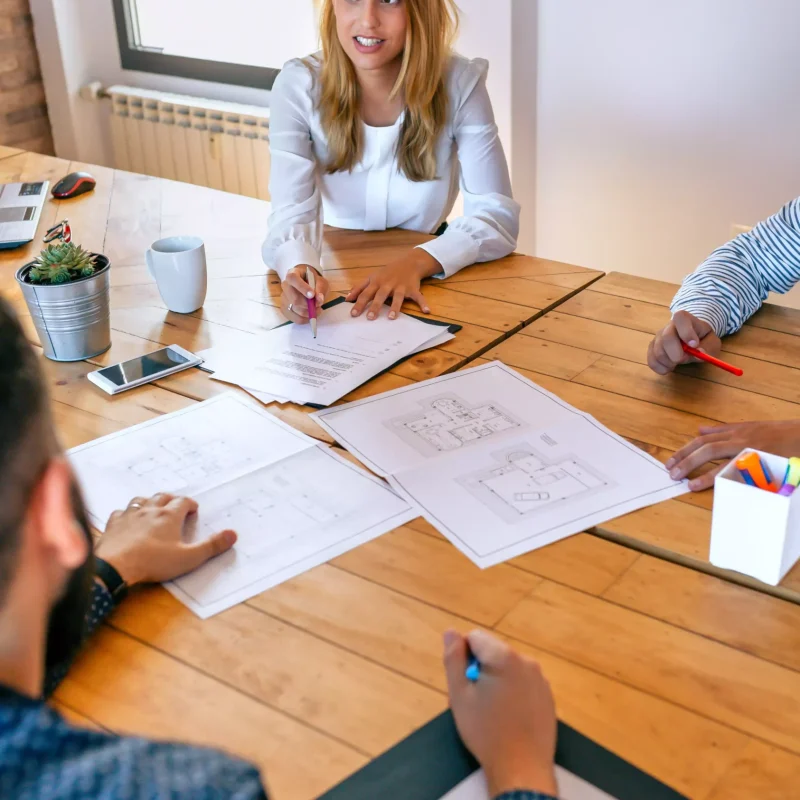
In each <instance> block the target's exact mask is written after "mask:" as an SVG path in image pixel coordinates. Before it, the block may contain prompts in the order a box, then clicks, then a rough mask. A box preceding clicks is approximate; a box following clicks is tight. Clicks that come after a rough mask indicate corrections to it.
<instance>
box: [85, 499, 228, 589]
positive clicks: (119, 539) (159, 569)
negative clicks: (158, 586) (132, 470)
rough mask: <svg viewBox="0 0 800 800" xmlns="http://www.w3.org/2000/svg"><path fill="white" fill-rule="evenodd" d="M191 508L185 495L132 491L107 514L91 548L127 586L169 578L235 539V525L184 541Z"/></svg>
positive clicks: (194, 506) (194, 508) (193, 504)
mask: <svg viewBox="0 0 800 800" xmlns="http://www.w3.org/2000/svg"><path fill="white" fill-rule="evenodd" d="M195 513H197V503H196V502H195V501H194V500H191V499H190V498H188V497H174V496H173V495H171V494H157V495H155V496H154V497H150V498H147V499H145V498H143V497H134V499H133V500H131V502H130V503H129V504H128V507H127V508H126V509H125V510H124V511H115V512H114V513H113V514H112V515H111V516H110V517H109V519H108V524H107V525H106V532H105V533H104V534H103V537H102V539H100V542H99V543H98V545H97V547H96V548H95V552H96V553H97V556H98V558H102V559H103V560H104V561H107V562H108V563H109V564H111V566H112V567H114V569H116V570H117V572H119V574H120V576H121V577H122V579H123V580H124V581H125V583H127V584H128V586H135V585H136V584H137V583H161V582H163V581H171V580H173V579H174V578H178V577H180V576H181V575H184V574H185V573H187V572H191V571H192V570H194V569H197V568H198V567H200V566H202V565H203V564H205V563H206V561H208V560H210V559H211V558H214V556H218V555H220V554H221V553H224V552H225V551H226V550H230V549H231V547H233V545H234V544H235V542H236V534H235V533H234V532H233V531H221V532H220V533H217V534H215V535H214V536H212V537H210V538H209V539H205V540H204V541H201V542H197V543H196V544H187V543H186V542H185V541H184V540H183V535H182V534H183V526H184V523H185V522H186V519H187V517H189V516H191V515H192V514H195Z"/></svg>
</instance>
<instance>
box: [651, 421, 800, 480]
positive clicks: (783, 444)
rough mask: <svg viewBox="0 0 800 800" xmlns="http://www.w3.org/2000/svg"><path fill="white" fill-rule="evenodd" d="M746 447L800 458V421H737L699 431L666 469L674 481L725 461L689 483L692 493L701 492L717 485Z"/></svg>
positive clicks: (676, 454)
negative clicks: (716, 462)
mask: <svg viewBox="0 0 800 800" xmlns="http://www.w3.org/2000/svg"><path fill="white" fill-rule="evenodd" d="M745 448H752V449H753V450H762V451H763V452H765V453H773V454H774V455H776V456H784V457H785V458H792V457H793V456H797V455H800V420H795V419H792V420H785V421H782V422H738V423H735V424H733V425H720V426H719V427H704V428H700V435H699V436H698V437H697V438H696V439H694V440H692V441H691V442H689V444H687V445H686V447H684V448H682V449H681V450H678V452H677V453H675V455H674V456H672V458H671V459H670V460H669V461H667V463H666V464H665V466H666V468H667V469H668V470H669V474H670V477H671V478H673V479H675V480H681V479H683V478H685V477H686V476H687V475H689V473H691V472H694V470H696V469H697V468H698V467H702V466H703V465H704V464H708V463H709V462H710V461H720V460H724V461H725V463H723V464H721V465H718V466H715V467H714V468H713V469H711V470H709V471H708V472H705V473H703V474H702V475H700V476H699V477H697V478H695V479H694V480H691V481H689V488H690V489H691V490H692V491H693V492H702V491H703V490H704V489H710V488H711V487H712V486H713V485H714V478H715V477H716V476H717V473H719V472H721V471H722V470H723V469H725V467H726V466H727V465H728V461H729V460H730V459H731V458H733V457H734V456H738V455H739V453H741V452H742V450H744V449H745ZM778 477H780V478H782V477H783V476H782V475H780V476H778Z"/></svg>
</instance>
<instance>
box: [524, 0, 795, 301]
mask: <svg viewBox="0 0 800 800" xmlns="http://www.w3.org/2000/svg"><path fill="white" fill-rule="evenodd" d="M538 5H539V20H538V24H539V33H538V41H539V57H538V121H537V138H538V149H537V205H536V209H537V211H536V242H537V247H536V251H537V255H540V256H543V257H547V258H554V259H559V260H563V261H570V262H574V263H577V264H583V265H586V266H591V267H594V268H597V269H602V270H607V271H610V270H621V271H623V272H631V273H636V274H641V275H646V276H649V277H654V278H660V279H663V280H671V281H677V280H679V279H680V278H681V277H682V276H683V275H684V274H686V273H687V272H689V271H691V270H692V269H693V268H694V267H695V266H696V265H697V264H698V263H699V262H700V261H701V260H702V259H703V258H704V256H705V255H707V254H708V253H709V252H710V251H711V250H712V249H713V248H714V247H716V246H718V245H719V244H722V243H723V242H725V241H727V240H728V239H730V238H731V236H732V232H731V225H732V224H734V223H741V224H748V225H752V224H754V223H756V222H757V221H758V220H760V219H763V218H764V217H766V216H768V215H769V214H771V213H773V212H774V211H776V210H777V209H778V208H779V207H780V206H781V205H782V204H783V203H784V202H786V201H788V200H790V199H791V198H793V197H795V196H797V195H800V102H798V99H799V98H800V39H798V31H800V3H798V2H797V0H702V2H701V1H700V0H670V2H664V1H663V0H603V2H590V1H589V0H539V2H538ZM515 166H517V165H515ZM795 302H797V300H795Z"/></svg>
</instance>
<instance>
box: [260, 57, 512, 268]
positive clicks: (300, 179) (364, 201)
mask: <svg viewBox="0 0 800 800" xmlns="http://www.w3.org/2000/svg"><path fill="white" fill-rule="evenodd" d="M306 62H307V63H309V64H310V65H311V69H309V68H308V67H307V66H306V65H305V63H304V62H303V61H302V60H300V59H294V60H292V61H289V62H288V63H287V64H286V65H285V66H284V68H283V70H282V71H281V72H280V74H279V75H278V77H277V78H276V80H275V84H274V86H273V87H272V98H271V104H270V151H271V155H272V164H271V168H270V169H271V174H270V182H269V186H270V194H271V195H272V198H271V202H272V214H271V215H270V220H269V233H268V235H267V239H266V241H265V242H264V246H263V249H262V253H263V257H264V263H265V264H266V265H267V266H268V267H270V268H272V269H274V270H275V271H276V272H277V273H278V275H279V276H280V278H281V280H283V279H284V278H285V277H286V273H287V272H288V271H289V270H290V269H292V268H293V267H296V266H297V265H299V264H308V265H309V266H312V267H316V268H318V269H320V268H321V264H320V251H321V248H322V225H323V223H324V224H326V225H332V226H334V227H337V228H348V229H352V230H363V231H382V230H386V229H387V228H405V229H407V230H414V231H419V232H421V233H435V232H436V231H437V230H438V229H439V227H440V226H441V224H442V223H443V222H444V221H445V220H446V219H447V216H448V214H449V213H450V212H451V211H452V209H453V204H454V202H455V200H456V197H457V196H458V190H459V186H460V189H461V192H462V194H463V197H464V216H462V217H459V218H458V219H455V220H453V221H452V222H451V223H450V224H449V226H448V228H447V230H446V232H445V233H444V234H443V235H441V236H439V237H437V238H436V239H433V240H432V241H431V242H429V243H428V244H424V245H421V247H422V248H423V249H424V250H427V252H428V253H430V254H431V255H432V256H433V257H434V258H435V259H436V260H437V261H438V262H439V263H440V264H441V265H442V269H443V271H442V273H440V274H439V275H438V276H437V277H441V278H444V277H447V276H448V275H452V274H454V273H455V272H458V270H460V269H462V268H463V267H466V266H468V265H470V264H474V263H476V262H479V261H492V260H494V259H496V258H502V257H503V256H507V255H508V254H509V253H511V252H513V250H514V248H515V247H516V244H517V236H518V234H519V212H520V206H519V204H518V203H517V202H515V201H514V199H513V198H512V196H511V180H510V178H509V175H508V165H507V163H506V158H505V155H504V153H503V146H502V144H501V143H500V139H499V137H498V135H497V125H496V124H495V121H494V113H493V111H492V104H491V101H490V100H489V93H488V92H487V90H486V73H487V71H488V69H489V64H488V62H486V61H484V60H483V59H475V60H473V61H470V60H469V59H466V58H463V57H462V56H458V55H454V56H453V57H452V58H451V61H450V65H449V68H448V71H447V78H446V80H447V88H448V92H449V96H450V103H449V113H448V120H447V124H446V128H445V130H444V132H443V134H442V136H441V137H440V140H439V142H438V145H437V147H436V163H437V175H438V177H437V179H436V180H432V181H423V182H417V183H415V182H413V181H409V180H408V179H407V178H406V177H405V176H404V175H403V174H402V173H401V172H400V171H399V169H398V165H397V157H396V149H397V144H398V137H399V133H400V128H401V125H402V121H403V116H404V115H403V114H401V115H400V117H399V118H398V120H397V121H396V122H395V124H394V125H392V126H389V127H384V128H374V127H371V126H369V125H366V124H364V153H363V158H362V159H361V162H360V163H359V164H358V165H357V166H355V167H354V168H353V170H352V172H337V173H334V174H331V175H328V174H326V173H325V168H324V165H325V164H327V162H328V152H327V142H326V137H325V133H324V131H323V130H322V126H321V124H320V118H319V112H318V95H319V81H318V80H316V77H317V76H318V75H319V69H320V66H321V62H320V56H319V55H315V56H311V57H310V58H309V59H307V60H306ZM312 70H313V74H312ZM362 124H363V123H362ZM459 179H460V180H459Z"/></svg>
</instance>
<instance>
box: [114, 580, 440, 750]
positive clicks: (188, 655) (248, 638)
mask: <svg viewBox="0 0 800 800" xmlns="http://www.w3.org/2000/svg"><path fill="white" fill-rule="evenodd" d="M112 624H113V626H114V627H115V628H117V629H119V630H121V631H123V632H125V633H127V634H129V635H130V636H132V637H134V638H136V639H137V640H139V641H141V642H144V643H146V644H148V645H150V646H152V647H154V648H155V649H157V650H159V651H161V652H164V653H167V654H168V655H170V656H172V657H173V658H175V659H178V660H180V661H181V662H183V663H185V664H187V665H189V666H191V667H193V668H195V669H197V670H199V671H201V672H202V673H204V674H205V675H210V676H212V677H214V678H216V679H217V680H219V681H221V682H222V683H225V684H226V685H228V686H232V687H233V688H235V689H237V690H239V691H240V692H242V693H244V694H246V695H248V696H249V697H253V698H255V699H257V700H259V701H261V702H262V703H264V704H265V705H268V706H270V707H272V708H274V709H276V710H278V711H282V712H284V713H285V714H287V715H289V716H291V717H293V718H295V719H297V720H298V721H301V722H303V723H304V724H306V725H310V726H311V727H313V728H314V729H316V730H319V731H322V732H324V733H327V734H329V735H331V736H332V737H334V738H336V739H339V740H341V741H344V742H347V743H348V744H350V745H352V746H353V747H355V748H356V749H358V750H359V751H361V752H366V753H369V754H370V755H373V756H376V755H378V754H379V753H381V752H383V751H384V750H386V749H387V748H389V747H391V746H392V745H393V744H395V743H396V742H397V741H399V740H400V739H402V738H403V737H405V736H406V735H407V734H408V732H409V731H411V730H414V729H415V728H418V727H420V726H421V725H423V724H425V722H427V721H428V720H429V719H431V718H432V717H434V716H436V715H437V714H439V713H441V712H442V711H443V710H444V709H445V708H446V700H445V698H444V697H443V696H442V695H441V694H440V693H438V692H434V691H432V690H430V689H427V688H425V687H423V686H420V685H419V683H417V682H415V681H410V680H408V679H407V678H404V677H402V676H401V675H399V674H397V672H396V671H393V670H388V669H386V668H385V667H380V666H377V665H375V664H373V663H371V662H369V661H366V660H365V659H363V658H361V657H359V656H358V655H355V654H352V653H348V652H346V651H344V650H342V649H341V648H337V647H335V646H334V645H331V644H329V643H328V642H325V641H323V640H321V639H320V638H318V637H316V636H312V635H309V634H308V633H306V632H304V631H301V630H298V629H297V628H296V627H292V626H289V625H286V624H283V623H281V622H279V621H278V620H275V619H273V618H271V617H265V616H264V615H263V614H261V613H259V612H258V611H257V610H255V609H254V608H250V607H248V606H246V605H239V606H235V607H234V608H231V609H229V610H228V611H225V612H223V613H222V614H218V615H217V616H215V617H212V618H211V619H206V620H202V619H200V618H198V617H197V616H195V615H194V614H193V613H192V612H191V611H190V610H189V609H188V608H186V606H184V605H183V604H182V603H180V602H179V601H178V600H176V599H175V598H174V597H172V595H170V594H169V593H167V592H166V591H165V590H164V589H161V588H153V589H149V590H147V591H145V592H144V593H143V594H142V595H141V596H140V597H137V599H136V602H135V603H130V604H127V605H126V606H124V607H123V608H120V609H119V611H118V613H117V614H116V615H115V616H114V619H113V622H112ZM321 665H324V667H322V668H321Z"/></svg>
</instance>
